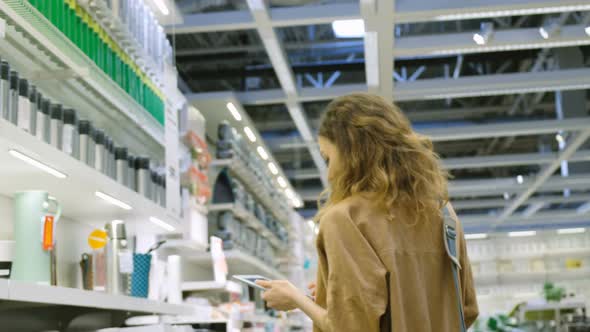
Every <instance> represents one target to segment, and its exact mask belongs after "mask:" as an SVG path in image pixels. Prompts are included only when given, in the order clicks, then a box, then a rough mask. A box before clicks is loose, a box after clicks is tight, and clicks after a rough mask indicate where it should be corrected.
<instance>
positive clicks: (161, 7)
mask: <svg viewBox="0 0 590 332" xmlns="http://www.w3.org/2000/svg"><path fill="white" fill-rule="evenodd" d="M154 3H155V4H156V7H158V9H159V10H160V11H161V12H162V14H164V15H168V14H170V11H169V10H168V7H167V6H166V4H165V3H164V0H154Z"/></svg>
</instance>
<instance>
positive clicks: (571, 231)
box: [557, 228, 586, 235]
mask: <svg viewBox="0 0 590 332" xmlns="http://www.w3.org/2000/svg"><path fill="white" fill-rule="evenodd" d="M584 232H586V229H585V228H562V229H558V230H557V234H561V235H563V234H580V233H584Z"/></svg>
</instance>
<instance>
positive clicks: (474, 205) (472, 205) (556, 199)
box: [451, 194, 590, 210]
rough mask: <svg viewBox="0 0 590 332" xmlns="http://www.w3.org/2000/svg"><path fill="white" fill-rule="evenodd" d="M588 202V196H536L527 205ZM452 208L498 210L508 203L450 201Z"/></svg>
mask: <svg viewBox="0 0 590 332" xmlns="http://www.w3.org/2000/svg"><path fill="white" fill-rule="evenodd" d="M586 201H590V194H572V195H570V196H563V195H561V196H556V195H553V196H537V197H531V198H529V200H528V201H527V203H528V204H535V203H546V204H554V203H562V204H563V203H577V202H586ZM451 203H453V207H454V208H455V209H456V210H468V209H485V208H498V207H504V206H506V204H508V203H510V202H509V201H507V200H505V199H503V198H488V199H469V200H452V201H451Z"/></svg>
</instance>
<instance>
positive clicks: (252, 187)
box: [210, 157, 289, 227]
mask: <svg viewBox="0 0 590 332" xmlns="http://www.w3.org/2000/svg"><path fill="white" fill-rule="evenodd" d="M210 167H218V168H227V169H229V170H230V172H231V173H232V174H234V175H235V176H236V177H237V178H238V179H239V180H240V181H241V182H242V183H243V184H244V185H245V186H246V188H247V189H248V191H249V192H250V193H252V194H253V195H254V196H255V197H256V198H257V199H258V200H259V201H260V202H261V203H262V205H264V206H265V207H266V208H267V209H268V210H269V211H270V212H271V213H272V214H273V215H274V216H275V218H277V219H278V220H279V221H280V222H281V223H282V224H283V225H285V226H287V227H288V226H289V216H288V215H287V214H286V213H285V211H283V210H282V209H280V207H279V204H278V203H277V202H276V201H275V200H273V198H272V197H271V195H270V194H269V192H268V188H266V187H265V186H264V185H263V184H262V183H260V181H259V180H258V179H257V178H256V176H255V175H254V173H252V171H251V170H250V169H249V168H248V166H247V165H246V164H244V162H243V161H242V160H241V159H239V158H237V157H236V158H232V159H215V160H213V161H212V162H211V164H210Z"/></svg>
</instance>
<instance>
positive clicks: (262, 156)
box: [256, 146, 268, 160]
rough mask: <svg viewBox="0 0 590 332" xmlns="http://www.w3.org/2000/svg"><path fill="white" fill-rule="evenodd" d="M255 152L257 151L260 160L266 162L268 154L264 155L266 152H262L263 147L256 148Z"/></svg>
mask: <svg viewBox="0 0 590 332" xmlns="http://www.w3.org/2000/svg"><path fill="white" fill-rule="evenodd" d="M256 151H258V154H259V155H260V157H261V158H262V159H264V160H268V153H266V150H264V148H263V147H261V146H259V147H258V148H256Z"/></svg>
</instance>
